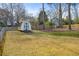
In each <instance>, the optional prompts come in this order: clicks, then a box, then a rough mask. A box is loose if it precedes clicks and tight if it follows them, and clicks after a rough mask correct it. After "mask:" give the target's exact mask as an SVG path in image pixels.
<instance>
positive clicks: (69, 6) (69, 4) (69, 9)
mask: <svg viewBox="0 0 79 59" xmlns="http://www.w3.org/2000/svg"><path fill="white" fill-rule="evenodd" d="M68 19H69V30H72V28H71V3H68Z"/></svg>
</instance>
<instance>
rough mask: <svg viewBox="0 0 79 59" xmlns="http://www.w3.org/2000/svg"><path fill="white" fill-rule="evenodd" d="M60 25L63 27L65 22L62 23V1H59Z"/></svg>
mask: <svg viewBox="0 0 79 59" xmlns="http://www.w3.org/2000/svg"><path fill="white" fill-rule="evenodd" d="M59 27H60V28H62V27H63V23H62V8H61V3H59Z"/></svg>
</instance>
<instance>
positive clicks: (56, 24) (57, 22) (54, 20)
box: [52, 17, 59, 28]
mask: <svg viewBox="0 0 79 59" xmlns="http://www.w3.org/2000/svg"><path fill="white" fill-rule="evenodd" d="M52 23H53V26H54V27H55V28H57V27H59V19H58V18H56V17H55V18H53V19H52Z"/></svg>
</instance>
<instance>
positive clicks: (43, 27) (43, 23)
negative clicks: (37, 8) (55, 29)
mask: <svg viewBox="0 0 79 59" xmlns="http://www.w3.org/2000/svg"><path fill="white" fill-rule="evenodd" d="M42 9H43V30H44V29H45V24H44V20H45V17H44V3H42Z"/></svg>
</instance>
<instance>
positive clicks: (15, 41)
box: [3, 31, 79, 56]
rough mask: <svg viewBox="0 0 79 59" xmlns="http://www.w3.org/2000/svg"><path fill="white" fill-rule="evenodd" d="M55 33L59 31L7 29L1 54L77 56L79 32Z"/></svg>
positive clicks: (78, 52) (78, 51)
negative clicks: (27, 31)
mask: <svg viewBox="0 0 79 59" xmlns="http://www.w3.org/2000/svg"><path fill="white" fill-rule="evenodd" d="M57 33H58V34H59V32H52V33H47V32H39V31H34V32H33V33H23V32H19V31H8V32H7V33H6V37H5V44H4V50H3V55H19V56H20V55H27V56H29V55H30V56H33V55H34V56H36V55H39V56H40V55H42V56H48V55H50V56H51V55H53V56H54V55H78V56H79V37H78V36H79V34H77V33H79V32H74V31H72V32H63V34H62V35H63V36H62V35H61V36H60V34H59V35H58V34H57ZM69 33H70V34H69ZM74 33H75V34H74ZM64 34H65V36H64ZM67 34H68V35H69V36H67ZM72 34H73V36H72ZM76 35H77V36H76Z"/></svg>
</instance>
